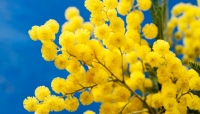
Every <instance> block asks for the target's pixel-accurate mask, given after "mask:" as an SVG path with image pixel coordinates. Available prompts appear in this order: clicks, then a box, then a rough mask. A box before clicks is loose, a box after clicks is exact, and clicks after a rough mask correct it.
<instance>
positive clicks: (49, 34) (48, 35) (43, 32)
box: [37, 25, 55, 42]
mask: <svg viewBox="0 0 200 114" xmlns="http://www.w3.org/2000/svg"><path fill="white" fill-rule="evenodd" d="M37 36H38V39H39V40H41V42H45V41H53V40H55V33H54V32H53V31H52V29H51V27H50V26H48V25H42V26H40V27H39V28H38V30H37Z"/></svg>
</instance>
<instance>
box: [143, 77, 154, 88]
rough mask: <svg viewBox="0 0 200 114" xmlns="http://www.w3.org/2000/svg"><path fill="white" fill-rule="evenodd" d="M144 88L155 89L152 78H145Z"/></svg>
mask: <svg viewBox="0 0 200 114" xmlns="http://www.w3.org/2000/svg"><path fill="white" fill-rule="evenodd" d="M144 87H145V88H152V87H153V82H152V80H151V79H150V78H145V80H144Z"/></svg>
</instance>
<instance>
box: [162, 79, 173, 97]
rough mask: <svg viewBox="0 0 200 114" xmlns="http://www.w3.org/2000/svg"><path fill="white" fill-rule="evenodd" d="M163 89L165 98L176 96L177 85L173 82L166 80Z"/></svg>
mask: <svg viewBox="0 0 200 114" xmlns="http://www.w3.org/2000/svg"><path fill="white" fill-rule="evenodd" d="M161 91H162V96H163V97H164V98H176V93H177V86H176V85H175V84H173V83H171V82H166V83H164V84H163V86H162V90H161Z"/></svg>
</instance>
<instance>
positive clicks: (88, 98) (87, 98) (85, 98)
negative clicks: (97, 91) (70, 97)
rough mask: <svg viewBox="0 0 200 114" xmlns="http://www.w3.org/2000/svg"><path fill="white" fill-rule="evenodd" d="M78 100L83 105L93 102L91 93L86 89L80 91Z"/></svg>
mask: <svg viewBox="0 0 200 114" xmlns="http://www.w3.org/2000/svg"><path fill="white" fill-rule="evenodd" d="M79 99H80V102H81V103H82V104H83V105H90V104H91V103H92V102H93V99H94V97H93V95H92V94H91V93H89V92H88V91H84V92H82V93H81V95H80V98H79Z"/></svg>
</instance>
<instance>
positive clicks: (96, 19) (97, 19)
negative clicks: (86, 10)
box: [90, 13, 104, 26]
mask: <svg viewBox="0 0 200 114" xmlns="http://www.w3.org/2000/svg"><path fill="white" fill-rule="evenodd" d="M90 22H91V23H92V24H94V25H96V26H100V25H103V24H104V20H103V14H102V13H97V14H95V13H93V14H91V15H90Z"/></svg>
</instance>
